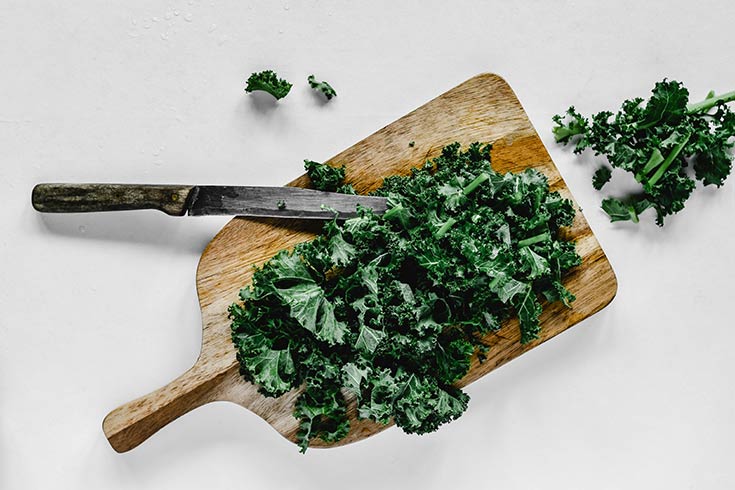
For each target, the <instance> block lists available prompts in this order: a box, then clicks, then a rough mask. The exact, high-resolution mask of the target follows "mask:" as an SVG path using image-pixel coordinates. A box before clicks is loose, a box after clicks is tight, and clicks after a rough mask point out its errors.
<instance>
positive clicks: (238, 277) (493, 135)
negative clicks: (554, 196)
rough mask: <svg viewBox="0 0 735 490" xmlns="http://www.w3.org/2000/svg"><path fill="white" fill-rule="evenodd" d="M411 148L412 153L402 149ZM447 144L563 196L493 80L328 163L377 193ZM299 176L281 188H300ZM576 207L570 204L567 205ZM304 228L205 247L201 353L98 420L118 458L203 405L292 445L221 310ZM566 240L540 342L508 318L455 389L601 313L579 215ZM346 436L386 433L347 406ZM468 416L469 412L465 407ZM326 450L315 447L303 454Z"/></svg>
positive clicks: (447, 97)
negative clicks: (246, 373)
mask: <svg viewBox="0 0 735 490" xmlns="http://www.w3.org/2000/svg"><path fill="white" fill-rule="evenodd" d="M411 141H414V142H415V144H414V146H412V147H411V146H409V142H411ZM454 141H459V142H460V143H461V144H462V146H463V147H464V146H466V145H468V144H469V143H472V142H474V141H480V142H492V143H493V150H492V164H493V167H494V168H495V169H496V170H498V171H501V172H507V171H514V172H518V171H521V170H523V169H525V168H527V167H536V168H537V169H539V170H541V171H542V172H544V173H545V174H546V175H547V176H548V178H549V183H550V186H551V189H552V190H558V191H559V192H561V194H562V195H563V196H564V197H567V198H572V195H571V193H570V192H569V189H567V187H566V184H565V183H564V181H563V180H562V179H561V176H560V175H559V172H558V171H557V169H556V167H555V166H554V163H553V162H552V161H551V158H550V157H549V154H548V153H547V152H546V149H545V148H544V145H543V143H542V142H541V140H540V139H539V136H538V134H537V133H536V131H535V130H534V128H533V126H532V125H531V122H530V121H529V120H528V117H527V115H526V113H525V111H524V110H523V107H521V104H520V102H519V101H518V99H517V98H516V96H515V94H514V93H513V91H512V90H511V88H510V86H508V84H507V83H506V82H505V81H504V80H503V79H502V78H500V77H499V76H497V75H493V74H482V75H478V76H476V77H474V78H471V79H470V80H467V81H466V82H464V83H462V84H461V85H459V86H457V87H455V88H453V89H452V90H450V91H449V92H446V93H445V94H442V95H440V96H439V97H437V98H436V99H434V100H432V101H431V102H429V103H427V104H425V105H423V106H421V107H419V108H418V109H416V110H415V111H413V112H411V113H410V114H407V115H406V116H404V117H402V118H400V119H399V120H397V121H395V122H393V123H392V124H390V125H388V126H386V127H385V128H383V129H381V130H380V131H378V132H376V133H375V134H373V135H371V136H368V137H367V138H365V139H364V140H362V141H360V142H359V143H357V144H355V145H354V146H352V147H350V148H348V149H347V150H345V151H343V152H342V153H340V154H339V155H337V156H335V157H334V158H332V159H330V160H329V163H332V164H336V165H342V164H344V165H346V166H347V178H348V182H349V183H351V184H353V185H354V187H355V189H356V190H357V192H358V193H367V192H369V191H372V190H374V189H376V188H377V187H379V186H380V184H381V182H382V180H383V177H385V176H388V175H394V174H407V173H409V170H410V169H411V167H415V166H417V165H420V164H422V163H423V162H424V161H425V160H426V159H427V158H433V157H435V156H437V155H438V154H439V153H440V151H441V149H442V147H443V146H444V145H447V144H449V143H452V142H454ZM307 184H308V180H307V178H306V177H305V176H301V177H299V178H298V179H296V180H294V181H293V182H291V183H290V184H289V185H292V186H299V187H305V186H306V185H307ZM576 207H577V208H578V206H576ZM318 230H319V227H318V226H316V227H315V224H314V223H310V222H304V221H301V222H299V221H295V220H293V221H292V220H288V221H286V220H266V219H247V218H234V219H233V220H232V221H230V222H229V223H228V224H227V225H226V226H225V227H224V228H223V229H222V230H221V231H220V232H219V233H218V234H217V236H215V237H214V239H212V241H211V242H210V243H209V245H207V247H206V249H205V250H204V253H203V254H202V257H201V259H200V261H199V267H198V269H197V275H196V284H197V292H198V294H199V303H200V304H201V309H202V324H203V333H202V350H201V354H200V355H199V359H198V360H197V361H196V363H195V364H194V366H193V367H191V369H189V370H188V371H186V372H185V373H184V374H182V375H181V376H179V377H178V378H177V379H175V380H174V381H172V382H171V383H169V384H168V385H166V386H164V387H163V388H161V389H159V390H156V391H154V392H153V393H150V394H148V395H146V396H143V397H141V398H138V399H137V400H134V401H132V402H130V403H127V404H125V405H123V406H121V407H119V408H117V409H115V410H114V411H112V412H111V413H110V414H109V415H108V416H107V417H106V418H105V421H104V423H103V428H104V431H105V435H106V436H107V438H108V440H109V441H110V444H111V445H112V447H113V448H114V449H115V450H116V451H119V452H123V451H128V450H130V449H132V448H134V447H136V446H137V445H138V444H140V443H141V442H143V441H144V440H146V439H147V438H148V437H150V436H151V435H152V434H153V433H154V432H156V431H157V430H159V429H160V428H161V427H163V426H164V425H166V424H168V423H169V422H171V421H172V420H174V419H176V418H177V417H179V416H181V415H183V414H185V413H186V412H188V411H190V410H192V409H194V408H196V407H199V406H201V405H204V404H206V403H209V402H213V401H220V400H224V401H231V402H234V403H237V404H239V405H242V406H243V407H245V408H247V409H249V410H251V411H253V412H255V413H256V414H258V415H259V416H260V417H262V418H263V419H264V420H265V421H266V422H268V423H269V424H270V425H271V426H272V427H273V428H274V429H275V430H276V431H278V432H279V433H280V434H281V435H283V436H284V437H286V438H288V439H289V440H291V441H294V440H295V435H296V431H297V430H298V421H297V420H296V419H295V418H294V417H293V415H292V412H293V405H294V401H295V399H296V397H297V395H298V390H293V391H291V392H289V393H286V394H285V395H283V396H281V397H279V398H266V397H264V396H262V395H260V394H259V393H258V391H257V388H256V387H255V386H254V385H252V384H251V383H248V382H246V381H244V380H243V379H242V378H241V377H240V375H239V374H238V365H237V361H236V359H235V350H234V347H233V344H232V342H231V340H230V322H229V320H228V317H227V307H228V306H229V305H230V304H231V303H233V302H235V301H236V300H237V294H238V291H239V290H240V288H242V287H243V286H244V285H246V284H248V283H249V282H250V280H251V276H252V272H253V267H252V266H253V265H260V264H262V263H263V262H265V261H266V260H268V259H269V258H270V257H272V256H273V255H274V254H275V253H276V252H277V251H278V250H280V249H283V248H290V247H292V246H293V245H295V244H297V243H299V242H302V241H304V240H308V239H310V238H311V237H313V236H314V234H315V233H316V232H318ZM567 233H568V235H569V236H571V237H572V238H574V239H575V240H576V241H577V250H578V252H579V254H580V255H581V256H582V265H580V266H579V267H577V268H575V269H573V270H572V271H571V272H570V273H569V275H568V276H567V277H566V279H565V284H566V285H567V287H568V288H569V290H571V291H572V292H573V293H574V294H575V295H576V296H577V300H576V301H575V302H574V303H573V307H572V308H571V309H568V308H566V307H564V306H563V305H561V304H558V303H557V304H554V305H547V304H544V312H543V314H542V315H541V325H542V333H541V338H540V339H538V340H537V341H534V342H532V343H530V344H527V345H523V346H522V345H521V344H520V343H519V332H518V322H517V320H510V321H508V322H506V324H505V325H504V326H503V328H502V330H500V331H499V332H498V333H497V334H491V335H489V336H488V337H487V338H486V339H485V341H486V342H487V343H488V344H490V345H491V346H492V347H491V349H490V352H489V354H488V358H487V360H486V361H485V362H484V363H483V364H479V363H478V362H477V361H476V360H475V361H473V364H472V367H471V369H470V371H469V373H468V374H467V376H465V377H464V378H463V379H462V380H460V382H459V383H458V385H459V386H465V385H468V384H469V383H472V382H473V381H475V380H477V379H478V378H480V377H481V376H484V375H485V374H487V373H489V372H490V371H492V370H493V369H495V368H497V367H498V366H500V365H502V364H505V363H506V362H508V361H510V360H511V359H514V358H516V357H518V356H520V355H521V354H523V353H524V352H526V351H528V350H529V349H533V348H534V347H537V346H538V345H540V344H541V343H543V342H544V341H546V340H548V339H550V338H551V337H554V336H556V335H558V334H559V333H561V332H563V331H564V330H566V329H568V328H569V327H571V326H572V325H574V324H576V323H577V322H579V321H580V320H583V319H584V318H587V317H588V316H590V315H592V314H593V313H595V312H597V311H599V310H600V309H602V308H603V307H604V306H606V305H607V304H608V303H609V302H610V301H611V300H612V299H613V297H614V296H615V292H616V290H617V281H616V279H615V274H614V273H613V271H612V268H611V267H610V263H609V262H608V261H607V258H606V257H605V254H604V252H603V251H602V249H601V248H600V245H599V243H598V242H597V240H596V239H595V236H594V235H593V234H592V231H591V230H590V228H589V226H588V224H587V221H586V220H585V219H584V216H582V213H581V212H579V213H577V218H576V219H575V221H574V224H573V226H572V227H571V228H570V229H569V230H568V231H567ZM349 406H351V407H352V408H351V410H350V422H351V424H352V425H351V427H352V428H351V430H350V433H349V435H348V436H347V437H346V438H345V439H343V440H341V441H339V442H338V443H336V444H333V446H338V445H343V444H348V443H351V442H355V441H358V440H360V439H364V438H366V437H369V436H371V435H373V434H375V433H377V432H379V431H381V430H383V429H385V428H386V426H383V425H380V424H376V423H374V422H370V421H368V420H357V419H356V418H355V409H354V406H355V404H354V403H351V404H349ZM468 410H472V404H471V403H470V406H469V408H468ZM320 446H326V444H324V443H323V442H321V441H320V440H315V441H313V442H312V445H311V447H320Z"/></svg>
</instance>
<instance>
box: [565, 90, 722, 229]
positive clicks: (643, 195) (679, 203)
mask: <svg viewBox="0 0 735 490" xmlns="http://www.w3.org/2000/svg"><path fill="white" fill-rule="evenodd" d="M733 100H735V92H728V93H725V94H722V95H720V96H715V94H714V93H713V92H710V93H709V94H708V95H707V97H706V98H705V99H704V100H703V101H701V102H697V103H691V104H690V103H689V91H688V90H687V89H686V88H684V86H683V85H682V84H681V82H677V81H674V80H671V81H667V80H666V79H664V80H663V81H661V82H658V83H656V85H655V87H654V88H653V91H652V93H651V97H650V98H649V99H648V101H647V102H646V103H645V104H644V103H643V102H644V99H642V98H634V99H631V100H626V101H624V102H623V104H622V107H621V108H620V110H619V111H618V112H617V113H616V114H613V113H612V112H610V111H602V112H599V113H597V114H595V115H593V116H592V117H591V118H590V119H589V120H588V119H587V118H585V117H584V116H582V114H580V113H579V112H577V110H576V109H575V108H574V106H572V107H570V108H569V109H567V111H566V113H565V114H563V115H562V114H558V115H556V116H554V118H553V121H554V122H555V123H556V126H555V127H554V128H553V133H554V137H555V138H556V141H557V142H559V143H562V144H567V143H573V144H574V152H575V153H581V152H582V151H584V150H585V149H587V148H591V149H592V150H593V151H594V152H595V154H597V155H605V156H606V157H607V160H608V162H609V163H610V165H612V166H613V167H617V168H621V169H623V170H626V171H628V172H631V173H632V174H633V175H634V176H635V178H636V180H637V181H638V182H639V183H640V184H641V191H642V192H640V193H637V194H635V195H631V196H628V197H626V198H623V199H617V198H612V197H611V198H608V199H605V200H604V201H603V202H602V209H603V210H604V211H605V212H606V213H607V214H608V215H609V216H610V220H611V221H634V222H638V221H639V219H638V215H639V214H640V213H641V212H643V211H644V210H646V209H648V208H653V209H654V210H655V211H656V223H657V224H658V225H659V226H663V224H664V217H666V216H668V215H671V214H674V213H677V212H679V211H681V210H682V209H683V208H684V203H685V202H686V200H687V199H689V196H690V195H691V193H692V191H693V190H694V187H695V181H694V179H693V178H692V177H690V176H689V174H688V173H687V167H688V165H689V164H692V166H693V169H694V177H695V178H696V179H698V180H700V181H702V183H703V184H704V185H715V186H717V187H719V186H721V185H722V184H723V183H724V182H725V179H726V178H727V176H728V175H729V174H730V171H731V170H732V158H733V157H732V153H731V149H732V147H733V144H734V143H733V141H732V138H733V137H734V136H735V113H734V112H732V111H731V110H730V108H729V107H728V106H727V105H726V104H727V103H728V102H731V101H733ZM604 169H607V170H604ZM608 180H609V169H608V168H607V167H602V168H600V169H598V171H597V172H596V173H595V177H594V179H593V185H594V187H595V188H596V189H598V190H599V189H601V188H602V186H603V185H604V184H605V182H607V181H608Z"/></svg>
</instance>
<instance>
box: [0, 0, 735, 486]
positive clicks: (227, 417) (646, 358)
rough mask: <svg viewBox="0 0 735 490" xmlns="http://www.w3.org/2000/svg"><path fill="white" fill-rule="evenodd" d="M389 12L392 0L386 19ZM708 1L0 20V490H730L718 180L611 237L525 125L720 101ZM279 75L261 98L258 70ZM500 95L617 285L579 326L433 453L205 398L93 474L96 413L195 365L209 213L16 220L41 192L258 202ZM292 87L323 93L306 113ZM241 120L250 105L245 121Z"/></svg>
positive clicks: (179, 9)
mask: <svg viewBox="0 0 735 490" xmlns="http://www.w3.org/2000/svg"><path fill="white" fill-rule="evenodd" d="M399 4H400V5H399ZM734 5H735V4H733V3H732V2H727V1H720V2H683V1H679V2H640V1H632V2H572V1H557V2H546V1H532V2H531V1H528V2H477V1H474V2H446V1H442V2H438V1H431V2H428V1H411V2H389V1H372V2H361V3H360V4H358V3H357V2H350V3H348V2H337V1H309V2H297V1H286V2H283V1H275V2H246V1H242V0H238V1H229V2H219V1H218V2H210V1H209V0H204V1H202V0H193V1H189V0H178V1H168V2H160V1H143V0H136V1H127V2H97V1H92V0H84V1H82V0H80V1H75V2H51V1H47V2H38V1H36V2H26V1H22V0H3V1H2V3H0V67H2V68H1V69H2V72H1V74H0V199H1V201H2V202H1V206H0V213H2V214H1V215H2V232H0V264H2V266H1V267H2V269H1V270H2V281H0V488H2V489H3V490H5V489H8V490H11V489H12V490H14V489H30V488H32V489H44V488H75V489H78V488H105V489H118V488H120V489H123V488H124V489H128V488H136V489H160V488H177V489H181V490H183V489H188V488H227V489H233V488H279V489H290V488H322V489H329V488H335V489H336V488H345V487H346V486H349V487H350V488H355V489H363V488H419V487H421V488H468V487H469V488H498V489H500V488H509V489H515V488H517V489H532V488H545V489H549V488H563V489H577V488H579V489H589V488H595V489H608V488H610V489H612V488H667V489H673V488H676V489H678V488H687V489H688V488H697V489H700V488H702V489H709V488H717V489H719V488H728V487H730V486H731V485H732V484H733V480H734V479H735V478H734V477H735V470H734V469H733V466H732V457H731V455H732V454H733V452H734V450H735V447H734V446H735V444H734V443H733V439H734V438H735V418H734V417H733V411H734V410H735V393H734V388H733V382H732V373H733V372H734V371H735V360H734V358H733V355H732V343H733V341H735V328H734V326H733V320H732V302H733V289H732V284H733V282H734V281H733V280H734V279H735V265H733V260H732V251H733V249H734V247H735V221H734V220H733V212H734V211H735V182H733V181H732V179H731V181H729V182H727V184H726V185H725V186H724V187H723V188H722V189H720V190H717V191H713V190H712V189H707V190H704V191H702V190H701V189H698V191H697V192H696V195H695V196H694V197H693V198H692V199H691V200H690V202H689V203H688V204H687V208H686V210H685V212H684V213H682V214H680V215H678V216H675V217H672V218H671V219H669V220H668V222H667V224H666V227H665V228H663V229H658V228H657V227H656V226H655V225H653V223H652V217H651V216H648V215H646V216H645V218H644V220H643V221H644V222H643V223H641V225H639V226H634V225H625V224H624V225H611V224H610V223H608V222H607V219H606V217H605V215H604V214H603V213H602V211H600V210H599V208H598V205H599V200H600V197H601V196H600V195H599V194H598V193H597V192H595V191H594V190H593V189H592V187H591V185H590V177H591V174H592V172H593V171H594V169H595V165H592V164H590V165H585V164H584V162H587V161H590V160H592V158H591V157H589V156H588V157H586V158H584V159H579V158H576V157H574V156H573V155H571V153H570V152H569V151H568V150H566V149H562V148H559V147H557V146H555V145H554V144H553V141H552V138H551V133H550V128H551V123H550V118H551V116H552V115H553V114H554V113H556V112H560V111H562V110H564V109H565V108H566V107H567V106H568V105H569V104H572V103H573V104H575V105H576V106H577V107H578V109H580V110H581V111H582V112H583V113H590V112H593V111H598V110H602V109H614V108H617V107H618V104H619V103H620V101H622V99H623V98H628V97H633V96H639V95H640V96H645V95H646V94H648V92H649V90H650V88H651V87H652V86H653V83H654V82H655V81H657V80H659V79H661V78H663V77H664V76H668V77H671V78H675V79H680V80H683V81H684V82H685V83H686V85H687V86H688V87H689V88H690V90H691V91H692V93H693V97H694V98H697V99H699V98H701V97H703V96H704V95H705V94H706V93H707V91H708V90H710V89H715V90H716V91H718V92H720V91H727V90H732V89H734V88H735V77H733V75H734V74H735V68H734V67H733V64H732V60H733V55H732V53H733V52H734V49H733V48H734V47H735V38H734V37H733V36H732V19H733V17H734V16H735V6H734ZM265 68H273V69H275V70H277V72H278V73H279V74H280V75H282V76H284V77H285V78H287V79H289V80H291V81H292V82H294V88H293V90H292V92H291V94H290V95H289V96H288V97H287V98H286V99H284V100H282V101H281V102H279V103H278V104H277V105H275V106H274V105H272V104H267V103H258V101H257V100H256V99H254V98H253V97H252V96H248V95H246V94H245V93H244V92H243V86H244V80H245V79H246V78H247V76H248V75H249V74H250V73H251V72H253V71H256V70H261V69H265ZM485 71H492V72H496V73H499V74H501V75H502V76H504V77H505V78H506V80H507V81H508V82H509V83H510V84H511V86H512V87H513V89H514V90H515V92H516V93H517V95H518V96H519V98H520V99H521V101H522V103H523V105H524V106H525V108H526V110H527V112H528V114H529V116H530V118H531V120H532V122H533V123H534V124H535V126H536V127H537V129H538V130H539V133H540V134H541V137H542V138H543V140H544V142H545V143H546V145H547V147H548V148H549V150H550V152H551V155H552V157H553V158H554V160H555V161H556V163H557V165H558V167H559V169H560V170H561V173H562V175H563V176H564V178H565V179H566V181H567V183H568V185H569V187H570V188H571V190H572V192H573V193H574V195H575V196H576V198H577V200H578V202H579V203H580V205H581V206H582V207H583V209H584V210H585V215H586V217H587V219H588V220H589V222H590V224H591V226H592V228H593V230H594V231H595V232H596V234H597V236H598V238H599V240H600V242H601V243H602V245H603V248H604V249H605V251H606V252H607V254H608V256H609V259H610V261H611V263H612V265H613V267H614V269H615V271H616V273H617V276H618V281H619V290H618V295H617V298H616V299H615V300H614V302H613V303H612V304H611V305H610V306H609V307H607V308H606V309H605V310H603V311H602V312H600V313H599V314H597V315H595V316H594V317H592V318H590V319H588V320H586V321H584V322H582V323H581V324H579V325H578V326H576V327H575V328H573V329H571V330H570V331H568V332H567V333H565V334H563V335H561V336H560V337H557V338H556V339H554V340H552V341H550V342H548V343H547V344H544V345H543V346H542V347H540V348H538V349H535V350H533V351H532V352H530V353H528V354H526V355H524V356H523V357H522V358H521V359H519V360H517V361H514V362H512V363H510V364H509V365H507V366H505V367H503V368H502V369H499V370H498V371H496V372H494V373H492V374H491V375H489V376H487V377H485V378H484V379H482V380H481V381H479V382H477V383H475V384H473V385H472V386H471V387H469V389H468V392H469V393H470V395H471V397H472V400H471V402H470V406H469V409H468V411H467V412H466V414H465V415H464V416H463V417H461V418H460V419H459V420H457V421H456V422H453V423H452V424H449V425H447V426H445V427H444V428H442V429H441V430H439V431H438V432H436V433H434V434H431V435H427V436H423V437H416V436H406V435H404V434H403V433H402V432H400V431H399V430H397V429H390V430H387V431H385V432H383V433H381V434H379V435H377V436H375V437H373V438H371V439H368V440H366V441H363V442H361V443H358V444H354V445H351V446H347V447H344V448H341V449H336V450H311V451H309V452H308V453H307V454H306V455H305V456H302V455H300V454H299V453H298V452H297V450H296V447H295V446H293V445H292V444H291V443H289V442H287V441H286V440H285V439H283V438H281V437H280V436H279V435H278V434H277V433H276V432H274V431H273V430H271V429H270V428H269V427H268V426H267V425H266V424H265V423H264V422H262V421H261V420H260V419H259V418H257V417H256V416H254V415H253V414H251V413H249V412H248V411H246V410H243V409H242V408H240V407H238V406H235V405H230V404H224V403H219V404H213V405H209V406H206V407H203V408H201V409H198V410H196V411H194V412H192V413H190V414H188V415H186V416H184V417H183V418H181V419H179V420H178V421H176V422H175V423H173V424H171V425H169V426H168V427H166V428H165V429H163V430H162V431H160V432H159V433H158V434H156V435H155V436H153V437H152V438H151V439H150V440H148V441H147V442H146V443H144V444H143V445H142V446H140V447H139V448H137V449H135V450H133V451H132V452H129V453H126V454H122V455H119V454H117V453H115V452H114V451H113V450H112V449H111V448H110V447H109V445H108V444H107V442H106V440H105V438H104V435H103V433H102V430H101V422H102V419H103V418H104V416H105V415H106V414H107V413H108V412H109V411H110V410H112V409H114V408H115V407H117V406H118V405H120V404H122V403H124V402H126V401H129V400H131V399H133V398H135V397H137V396H140V395H142V394H144V393H147V392H149V391H151V390H153V389H155V388H158V387H159V386H161V385H163V384H165V383H166V382H168V381H170V380H171V379H173V378H174V377H175V376H177V375H178V374H180V373H181V372H183V371H184V370H185V369H186V368H188V367H189V366H190V365H191V364H192V363H193V362H194V360H195V358H196V356H197V353H198V351H199V342H200V335H201V331H200V320H199V310H198V304H197V300H196V295H195V290H194V273H195V268H196V264H197V261H198V258H199V255H200V253H201V251H202V249H203V247H204V246H205V244H206V243H207V241H208V240H209V239H210V238H211V237H212V236H213V235H214V234H215V233H216V232H217V231H218V230H219V228H220V227H221V226H222V225H224V224H225V222H226V221H227V220H226V218H209V219H194V218H191V219H174V218H170V217H167V216H165V215H163V214H160V213H155V212H152V211H151V212H130V213H121V214H114V215H102V214H96V215H86V216H80V215H63V216H62V215H60V216H41V215H39V214H37V213H35V212H34V211H33V210H32V209H31V207H30V202H29V196H30V191H31V188H32V186H33V184H35V183H37V182H41V181H82V182H83V181H108V182H115V181H119V182H146V183H192V184H194V183H199V184H205V183H210V184H227V183H229V184H235V183H236V184H256V185H280V184H282V183H284V182H286V181H289V180H291V179H292V178H294V177H296V176H297V175H299V174H301V173H302V166H301V165H302V164H301V161H302V160H303V159H304V158H311V159H315V160H323V159H326V158H328V157H330V156H332V155H334V154H336V153H337V152H339V151H341V150H342V149H344V148H346V147H348V146H350V145H352V144H353V143H355V142H356V141H358V140H360V139H362V138H363V137H365V136H367V135H369V134H370V133H372V132H373V131H375V130H377V129H379V128H381V127H382V126H384V125H385V124H387V123H390V122H391V121H393V120H395V119H396V118H398V117H400V116H402V115H403V114H405V113H407V112H408V111H410V110H412V109H414V108H416V107H418V106H419V105H421V104H423V103H425V102H427V101H428V100H430V99H431V98H433V97H435V96H436V95H439V94H440V93H442V92H444V91H446V90H448V89H450V88H451V87H453V86H454V85H456V84H458V83H460V82H462V81H464V80H465V79H467V78H469V77H471V76H473V75H476V74H478V73H481V72H485ZM310 73H314V74H315V75H316V76H317V78H320V79H322V78H323V79H326V80H328V81H330V82H331V83H332V84H333V86H334V87H335V88H336V90H337V91H338V93H339V96H338V97H337V98H336V99H334V100H333V101H332V102H330V103H328V104H323V103H321V102H320V100H319V98H318V97H316V96H315V95H314V94H312V93H311V91H310V89H309V88H308V87H307V85H306V83H305V80H306V77H307V75H309V74H310ZM261 102H262V101H261Z"/></svg>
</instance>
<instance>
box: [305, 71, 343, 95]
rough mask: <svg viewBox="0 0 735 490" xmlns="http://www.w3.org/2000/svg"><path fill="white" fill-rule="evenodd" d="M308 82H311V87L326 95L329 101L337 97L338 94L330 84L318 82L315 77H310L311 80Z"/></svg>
mask: <svg viewBox="0 0 735 490" xmlns="http://www.w3.org/2000/svg"><path fill="white" fill-rule="evenodd" d="M307 81H308V82H309V85H310V86H311V88H313V89H314V90H316V91H318V92H321V93H322V94H324V96H325V97H326V98H327V100H332V97H336V96H337V92H336V91H335V90H334V89H333V88H332V86H331V85H329V83H327V82H317V81H316V78H314V75H309V78H308V79H307Z"/></svg>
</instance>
